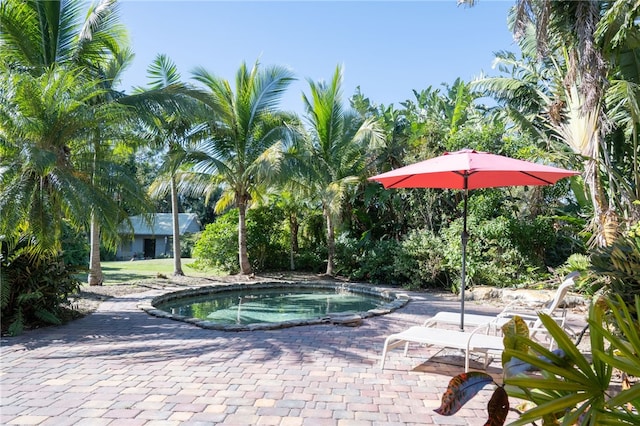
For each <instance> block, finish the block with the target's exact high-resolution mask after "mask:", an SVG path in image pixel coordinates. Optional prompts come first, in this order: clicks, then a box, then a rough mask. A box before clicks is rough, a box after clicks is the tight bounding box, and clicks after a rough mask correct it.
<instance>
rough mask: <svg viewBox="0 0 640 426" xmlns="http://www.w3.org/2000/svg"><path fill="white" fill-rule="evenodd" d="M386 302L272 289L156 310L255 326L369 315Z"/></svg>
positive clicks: (316, 291)
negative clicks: (347, 314)
mask: <svg viewBox="0 0 640 426" xmlns="http://www.w3.org/2000/svg"><path fill="white" fill-rule="evenodd" d="M384 303H385V300H383V299H382V298H380V297H376V296H374V295H368V294H362V293H354V292H350V291H347V290H341V289H311V288H269V289H253V290H240V291H224V292H217V293H211V294H208V295H203V296H197V297H189V298H179V299H173V300H170V301H166V302H161V303H158V304H157V305H156V308H158V309H161V310H163V311H166V312H169V313H171V314H174V315H180V316H184V317H189V318H198V319H202V320H207V321H211V322H214V323H219V324H254V323H265V322H284V321H292V320H308V319H315V318H322V317H324V316H327V315H329V314H335V313H345V312H365V311H368V310H370V309H375V308H378V307H380V306H382V305H383V304H384Z"/></svg>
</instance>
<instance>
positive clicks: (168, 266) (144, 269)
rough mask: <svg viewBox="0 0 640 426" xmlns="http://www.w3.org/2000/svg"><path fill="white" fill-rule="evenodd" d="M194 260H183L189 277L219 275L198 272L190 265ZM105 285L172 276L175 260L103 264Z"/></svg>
mask: <svg viewBox="0 0 640 426" xmlns="http://www.w3.org/2000/svg"><path fill="white" fill-rule="evenodd" d="M192 261H193V260H192V259H182V271H183V272H184V273H185V274H186V275H189V276H195V277H204V276H209V277H210V276H212V275H218V274H217V273H215V272H213V271H197V270H195V269H193V268H190V267H189V266H188V265H189V264H190V263H191V262H192ZM102 273H103V274H104V283H105V284H119V283H125V282H130V281H137V280H145V279H149V278H156V276H157V275H158V274H164V275H166V276H170V275H171V274H172V273H173V259H150V260H134V261H128V260H127V261H122V262H102Z"/></svg>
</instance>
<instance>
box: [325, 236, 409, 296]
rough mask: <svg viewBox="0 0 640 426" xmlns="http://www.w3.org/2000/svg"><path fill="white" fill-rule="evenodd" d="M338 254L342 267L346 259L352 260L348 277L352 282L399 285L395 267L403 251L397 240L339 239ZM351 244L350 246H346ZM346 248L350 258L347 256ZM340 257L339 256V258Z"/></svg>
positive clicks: (337, 263) (339, 263)
mask: <svg viewBox="0 0 640 426" xmlns="http://www.w3.org/2000/svg"><path fill="white" fill-rule="evenodd" d="M337 243H339V244H338V245H337V247H338V246H339V247H340V248H341V249H340V250H336V254H338V253H340V256H339V257H340V262H338V261H337V262H336V266H337V265H342V264H343V263H345V262H343V259H344V258H349V259H351V260H352V264H351V268H350V269H349V273H348V274H347V276H348V277H349V278H350V279H352V280H359V281H366V282H370V283H373V284H387V285H389V284H399V279H398V276H397V271H396V269H395V265H394V259H395V258H396V256H398V254H399V252H400V251H401V245H400V243H399V242H397V241H395V240H381V241H371V240H363V241H358V240H356V239H354V238H350V239H348V238H339V239H338V240H337ZM346 243H350V244H346ZM346 248H351V250H350V251H348V253H349V256H346V253H347V250H346ZM337 257H338V256H337Z"/></svg>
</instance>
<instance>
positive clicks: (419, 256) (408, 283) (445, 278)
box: [393, 230, 460, 290]
mask: <svg viewBox="0 0 640 426" xmlns="http://www.w3.org/2000/svg"><path fill="white" fill-rule="evenodd" d="M444 245H445V242H444V241H443V240H442V238H440V237H438V236H436V235H435V234H434V233H433V232H431V231H420V230H415V231H413V232H412V233H410V234H409V235H408V236H407V238H405V239H404V240H403V241H402V242H401V243H400V250H399V251H398V253H397V255H396V256H395V258H394V263H393V268H394V275H395V276H397V277H398V278H397V279H398V280H400V281H401V282H403V283H404V285H405V287H407V288H408V289H412V290H413V289H419V288H426V287H432V288H433V287H436V288H447V287H448V286H449V285H450V282H449V277H450V275H451V274H450V271H448V270H447V267H446V262H447V259H446V258H445V256H444V255H443V250H442V248H443V246H444ZM458 251H460V248H459V247H458Z"/></svg>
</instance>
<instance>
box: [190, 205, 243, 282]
mask: <svg viewBox="0 0 640 426" xmlns="http://www.w3.org/2000/svg"><path fill="white" fill-rule="evenodd" d="M193 257H194V258H195V259H196V260H195V262H193V263H192V264H191V266H192V267H194V268H196V269H205V268H213V269H220V270H222V271H228V272H229V273H231V274H234V273H237V272H238V271H239V270H240V265H239V261H238V210H237V209H233V210H230V211H228V212H227V213H225V214H223V215H220V216H218V217H217V219H216V221H215V222H213V223H210V224H208V225H207V226H206V227H205V229H204V231H202V233H201V234H200V238H199V239H198V241H196V243H195V245H194V247H193Z"/></svg>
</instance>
